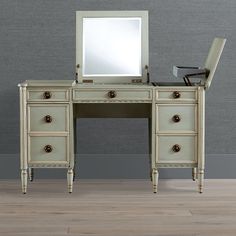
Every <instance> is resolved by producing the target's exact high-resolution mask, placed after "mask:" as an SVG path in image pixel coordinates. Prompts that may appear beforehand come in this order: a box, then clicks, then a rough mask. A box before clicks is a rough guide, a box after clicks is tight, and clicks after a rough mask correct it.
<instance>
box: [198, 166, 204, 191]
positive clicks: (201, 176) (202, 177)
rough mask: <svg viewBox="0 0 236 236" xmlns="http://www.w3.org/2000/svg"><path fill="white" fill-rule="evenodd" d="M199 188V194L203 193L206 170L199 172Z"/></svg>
mask: <svg viewBox="0 0 236 236" xmlns="http://www.w3.org/2000/svg"><path fill="white" fill-rule="evenodd" d="M198 181H199V182H198V187H199V193H202V192H203V182H204V169H199V170H198Z"/></svg>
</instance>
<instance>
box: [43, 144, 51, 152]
mask: <svg viewBox="0 0 236 236" xmlns="http://www.w3.org/2000/svg"><path fill="white" fill-rule="evenodd" d="M44 151H45V152H47V153H49V152H52V146H51V145H49V144H48V145H46V146H45V147H44Z"/></svg>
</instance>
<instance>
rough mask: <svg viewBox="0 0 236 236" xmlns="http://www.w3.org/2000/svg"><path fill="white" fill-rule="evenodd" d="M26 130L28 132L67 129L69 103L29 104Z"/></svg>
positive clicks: (65, 130)
mask: <svg viewBox="0 0 236 236" xmlns="http://www.w3.org/2000/svg"><path fill="white" fill-rule="evenodd" d="M28 130H29V131H30V132H34V131H45V132H52V131H64V132H67V131H69V105H66V104H65V105H56V104H55V105H47V104H46V105H45V104H31V105H29V106H28Z"/></svg>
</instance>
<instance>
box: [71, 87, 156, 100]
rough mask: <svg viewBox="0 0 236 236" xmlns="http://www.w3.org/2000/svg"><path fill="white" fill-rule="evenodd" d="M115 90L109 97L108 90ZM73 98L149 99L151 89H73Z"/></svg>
mask: <svg viewBox="0 0 236 236" xmlns="http://www.w3.org/2000/svg"><path fill="white" fill-rule="evenodd" d="M110 91H115V93H116V96H115V97H114V98H110V97H109V92H110ZM73 99H74V100H89V101H91V100H92V101H94V100H95V101H96V100H105V101H113V100H151V99H152V91H151V90H150V89H146V90H144V89H135V88H134V89H126V88H124V89H119V88H118V89H114V88H112V87H111V88H109V89H96V88H90V89H74V90H73Z"/></svg>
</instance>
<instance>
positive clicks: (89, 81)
mask: <svg viewBox="0 0 236 236" xmlns="http://www.w3.org/2000/svg"><path fill="white" fill-rule="evenodd" d="M83 83H93V80H92V79H83Z"/></svg>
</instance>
